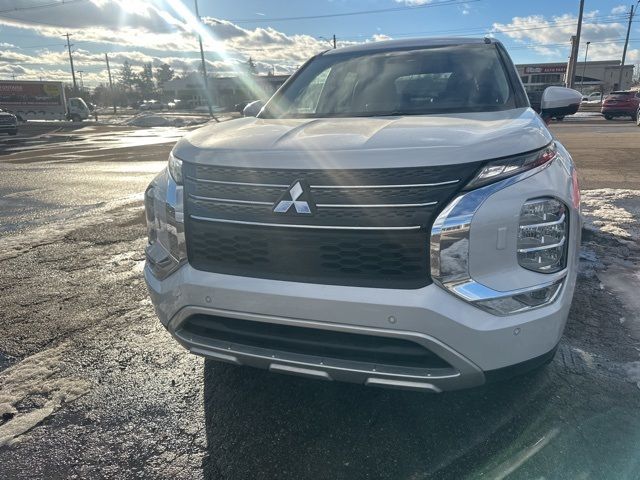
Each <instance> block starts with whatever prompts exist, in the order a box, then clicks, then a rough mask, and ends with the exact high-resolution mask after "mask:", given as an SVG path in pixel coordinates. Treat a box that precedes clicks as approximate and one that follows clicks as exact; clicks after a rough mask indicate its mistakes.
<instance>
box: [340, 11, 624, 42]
mask: <svg viewBox="0 0 640 480" xmlns="http://www.w3.org/2000/svg"><path fill="white" fill-rule="evenodd" d="M618 18H619V19H620V20H622V19H626V18H627V16H626V15H619V16H614V15H607V16H602V17H592V18H591V20H595V21H593V22H583V24H584V25H608V24H612V23H619V22H617V20H616V19H618ZM600 19H603V21H600ZM604 19H606V20H604ZM575 24H576V21H571V22H567V21H566V20H562V21H560V20H558V21H556V22H550V23H549V24H547V25H541V26H536V27H517V28H508V29H502V30H495V27H494V25H492V26H490V27H473V28H457V29H448V30H421V31H418V32H398V33H386V35H389V36H391V37H394V38H397V37H411V36H415V35H425V34H429V35H442V34H444V35H446V34H456V33H459V34H460V35H453V36H471V35H484V34H487V33H510V32H525V31H529V30H544V29H552V28H562V27H570V26H573V25H575ZM492 29H493V31H491V30H492ZM370 36H371V34H370V33H363V34H357V35H349V36H347V38H368V37H370Z"/></svg>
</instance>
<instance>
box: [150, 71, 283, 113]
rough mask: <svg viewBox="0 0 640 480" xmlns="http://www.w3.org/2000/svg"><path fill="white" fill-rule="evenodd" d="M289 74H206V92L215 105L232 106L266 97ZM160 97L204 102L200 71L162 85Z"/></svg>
mask: <svg viewBox="0 0 640 480" xmlns="http://www.w3.org/2000/svg"><path fill="white" fill-rule="evenodd" d="M287 78H289V75H242V76H237V77H217V76H209V77H208V81H207V83H208V86H209V92H210V93H209V94H210V96H211V101H212V103H213V104H214V105H215V106H218V107H224V108H227V109H231V108H233V107H234V105H236V104H241V103H243V102H249V101H253V100H265V99H267V98H269V97H270V96H271V95H273V93H274V92H275V91H276V90H277V89H278V88H280V85H282V84H283V83H284V82H285V81H286V80H287ZM162 98H163V99H164V100H166V101H171V100H173V99H178V100H180V101H181V102H182V103H183V105H185V106H188V107H197V106H200V105H206V104H207V99H206V94H205V89H204V86H203V79H202V75H200V74H199V73H195V72H194V73H191V74H189V75H187V76H185V77H184V78H176V79H173V80H170V81H168V82H165V83H164V85H162Z"/></svg>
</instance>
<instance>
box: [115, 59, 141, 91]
mask: <svg viewBox="0 0 640 480" xmlns="http://www.w3.org/2000/svg"><path fill="white" fill-rule="evenodd" d="M119 77H120V84H121V85H122V86H123V87H124V88H125V89H127V90H131V89H132V88H133V86H134V85H135V84H136V80H137V78H136V74H135V73H134V71H133V70H132V69H131V64H130V63H129V60H125V61H124V63H123V64H122V68H121V69H120V73H119Z"/></svg>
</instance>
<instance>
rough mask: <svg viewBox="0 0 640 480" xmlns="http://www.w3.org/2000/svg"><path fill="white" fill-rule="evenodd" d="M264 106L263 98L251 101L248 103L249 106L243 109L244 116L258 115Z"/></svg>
mask: <svg viewBox="0 0 640 480" xmlns="http://www.w3.org/2000/svg"><path fill="white" fill-rule="evenodd" d="M262 107H264V102H263V101H262V100H256V101H254V102H251V103H247V106H246V107H244V108H243V109H242V116H243V117H257V116H258V114H259V113H260V110H262Z"/></svg>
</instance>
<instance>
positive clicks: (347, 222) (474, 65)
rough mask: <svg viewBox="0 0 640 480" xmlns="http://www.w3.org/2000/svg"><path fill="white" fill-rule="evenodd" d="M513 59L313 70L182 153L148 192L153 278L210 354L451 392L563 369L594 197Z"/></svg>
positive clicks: (479, 55)
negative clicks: (585, 211) (532, 101)
mask: <svg viewBox="0 0 640 480" xmlns="http://www.w3.org/2000/svg"><path fill="white" fill-rule="evenodd" d="M580 101H581V96H580V94H579V93H578V92H576V91H574V90H569V89H564V88H560V87H550V88H549V89H548V90H547V91H545V92H544V94H543V96H542V105H541V107H542V114H541V115H542V116H540V115H538V114H537V113H535V112H534V111H533V110H532V109H531V108H530V105H529V101H528V99H527V96H526V93H525V91H524V88H523V86H522V84H521V82H520V79H519V77H518V74H517V71H516V69H515V67H514V66H513V64H512V62H511V60H510V58H509V56H508V54H507V52H506V51H505V49H504V47H503V46H502V45H501V44H500V43H499V42H497V41H495V40H493V39H459V38H458V39H421V40H407V41H387V42H379V43H367V44H364V45H358V46H353V47H348V48H343V49H336V50H330V51H327V52H325V53H322V54H320V55H317V56H316V57H314V58H312V59H311V60H309V61H308V62H307V63H306V64H305V65H303V66H302V67H301V68H300V70H299V71H297V72H296V73H295V74H294V75H293V76H292V77H291V78H290V79H289V80H288V81H287V82H286V84H285V85H284V86H283V87H282V88H281V89H280V90H279V91H278V92H276V94H275V95H274V96H273V97H272V98H271V99H270V100H269V101H268V102H267V103H266V104H265V105H264V106H263V107H262V108H261V109H255V110H256V112H258V111H259V113H257V116H256V117H252V116H247V117H245V118H240V119H236V120H231V121H228V122H222V123H217V124H209V125H206V126H204V127H202V128H201V129H199V130H196V131H194V132H192V133H190V134H189V135H187V136H186V137H185V138H183V139H182V140H180V141H179V142H178V143H177V145H176V146H175V148H174V149H173V151H172V153H171V155H170V158H169V162H168V167H167V168H166V169H165V170H164V171H163V172H162V173H160V175H158V176H157V177H156V178H155V179H154V180H153V182H152V183H151V185H150V186H149V188H148V189H147V191H146V195H145V203H146V215H147V221H148V232H149V245H148V247H147V249H146V255H147V264H146V267H145V278H146V281H147V285H148V288H149V292H150V295H151V298H152V300H153V303H154V305H155V308H156V311H157V313H158V316H159V318H160V321H161V322H162V323H163V325H164V326H165V327H166V328H167V329H168V330H169V332H171V334H172V335H173V336H174V337H175V339H176V340H177V341H178V342H180V343H181V344H182V345H184V346H185V347H186V348H187V349H188V350H189V351H191V352H192V353H195V354H197V355H202V356H205V357H208V358H211V359H215V360H219V361H222V362H228V363H232V364H235V365H248V366H253V367H260V368H265V369H269V370H270V371H272V372H280V373H286V374H293V375H301V376H305V377H310V378H316V379H321V380H336V381H349V382H357V383H360V384H363V385H370V386H382V387H396V388H408V389H417V390H423V391H430V392H440V391H444V390H454V389H459V388H466V387H474V386H477V385H481V384H483V383H485V382H487V381H491V380H496V379H501V378H507V377H509V376H511V375H513V374H515V373H519V372H524V371H527V370H530V369H532V368H535V367H537V366H540V365H542V364H544V363H545V362H548V361H549V360H550V359H551V358H552V357H553V355H554V352H555V349H556V347H557V345H558V342H559V340H560V337H561V335H562V331H563V328H564V325H565V322H566V319H567V314H568V312H569V307H570V305H571V298H572V296H573V291H574V285H575V281H576V267H577V262H578V245H579V242H580V231H581V219H580V211H579V204H580V193H579V188H578V182H577V173H576V170H575V167H574V164H573V162H572V160H571V156H570V155H569V153H568V152H567V151H566V150H565V148H564V147H563V146H562V145H561V144H560V143H559V142H558V141H557V139H555V138H554V137H553V135H552V134H551V133H550V132H549V130H548V129H547V126H546V123H545V118H551V117H556V116H564V115H570V114H572V113H575V111H576V110H577V108H578V106H579V104H580Z"/></svg>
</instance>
